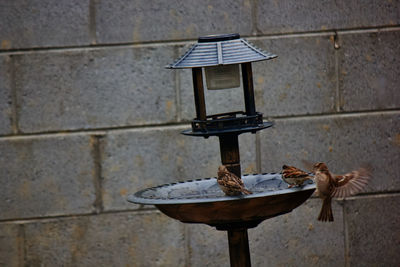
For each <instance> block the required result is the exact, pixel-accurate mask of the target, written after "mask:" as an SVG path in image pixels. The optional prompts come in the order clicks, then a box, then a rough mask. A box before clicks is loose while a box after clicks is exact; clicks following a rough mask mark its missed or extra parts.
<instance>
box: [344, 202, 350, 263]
mask: <svg viewBox="0 0 400 267" xmlns="http://www.w3.org/2000/svg"><path fill="white" fill-rule="evenodd" d="M345 206H346V199H344V200H343V205H342V209H343V210H342V213H343V231H344V233H343V241H344V265H345V266H346V267H350V250H349V229H348V225H347V224H348V221H347V213H346V207H345Z"/></svg>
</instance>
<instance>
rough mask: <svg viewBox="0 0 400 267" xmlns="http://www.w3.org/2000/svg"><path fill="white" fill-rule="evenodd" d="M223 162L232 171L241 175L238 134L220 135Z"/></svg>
mask: <svg viewBox="0 0 400 267" xmlns="http://www.w3.org/2000/svg"><path fill="white" fill-rule="evenodd" d="M219 147H220V150H221V162H222V164H223V165H225V166H226V167H227V168H228V170H229V171H230V172H233V173H234V174H236V176H238V177H241V176H242V174H241V170H240V155H239V139H238V135H237V134H235V133H234V134H224V135H220V136H219Z"/></svg>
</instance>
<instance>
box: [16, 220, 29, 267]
mask: <svg viewBox="0 0 400 267" xmlns="http://www.w3.org/2000/svg"><path fill="white" fill-rule="evenodd" d="M17 236H18V266H19V267H23V266H25V265H26V264H25V263H26V262H27V261H26V258H27V248H26V237H25V225H23V224H19V225H18V234H17Z"/></svg>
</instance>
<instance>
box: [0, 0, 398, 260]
mask: <svg viewBox="0 0 400 267" xmlns="http://www.w3.org/2000/svg"><path fill="white" fill-rule="evenodd" d="M231 32H238V33H240V34H241V35H242V36H243V37H245V38H247V39H248V40H249V41H251V42H253V43H255V44H256V45H257V46H259V47H261V48H262V49H264V50H267V51H269V52H272V53H275V54H277V55H278V56H279V57H278V58H277V59H274V60H271V61H267V62H259V63H254V64H253V70H254V82H255V91H256V92H255V93H256V105H257V110H258V111H261V112H263V113H264V116H265V117H266V118H268V119H272V120H274V122H275V126H274V127H273V128H270V129H267V130H264V131H262V132H260V133H258V134H257V135H252V134H244V135H242V136H240V148H241V158H242V164H243V167H242V169H243V171H244V172H246V173H253V172H260V171H262V172H276V171H280V167H281V166H282V164H293V165H300V159H308V160H310V161H325V162H328V165H329V166H330V167H331V168H332V170H334V171H335V172H342V171H349V170H351V169H352V168H355V167H357V166H358V165H359V164H362V163H364V162H368V163H370V164H371V165H372V166H373V168H374V179H373V181H372V182H371V184H370V185H369V187H368V189H367V192H366V193H364V194H362V195H359V196H355V197H351V198H349V199H346V200H341V201H335V202H334V203H333V209H334V216H335V222H334V223H330V224H328V223H319V222H317V220H316V217H317V214H318V212H319V208H320V205H321V203H320V200H319V199H316V198H312V199H310V200H308V201H307V202H306V203H305V204H304V205H302V206H301V207H299V208H298V209H296V210H294V211H293V212H292V213H290V214H286V215H283V216H279V217H276V218H273V219H270V220H267V221H265V222H263V223H262V224H261V225H260V226H258V227H257V228H255V229H251V230H249V238H250V250H251V256H252V263H253V266H267V265H268V266H399V264H400V256H399V255H400V227H399V224H398V223H399V221H400V212H399V210H400V193H399V192H400V176H399V173H400V85H399V84H400V57H399V55H400V2H399V1H398V0H390V1H389V0H385V1H372V0H367V1H362V2H360V1H345V0H340V1H311V0H304V1H257V0H243V1H221V0H217V1H195V0H189V1H154V0H148V1H138V0H134V1H128V0H115V1H105V0H86V1H82V0H71V1H50V0H34V1H27V0H14V1H11V0H1V1H0V48H1V50H0V266H206V265H207V266H228V265H229V256H228V247H227V237H226V233H224V232H218V231H216V230H215V229H212V228H211V227H208V226H205V225H186V224H182V223H180V222H178V221H175V220H172V219H170V218H168V217H166V216H164V215H163V214H161V213H159V212H158V211H157V210H155V209H154V208H152V207H150V206H146V207H143V206H139V205H134V204H129V203H127V202H126V201H125V198H126V197H127V195H128V194H129V193H133V192H136V191H137V190H139V189H142V188H145V187H149V186H153V185H158V184H162V183H168V182H173V181H177V180H187V179H193V178H203V177H210V176H215V175H216V169H217V167H218V165H219V162H220V159H219V148H218V142H217V139H216V138H209V139H198V138H191V137H185V136H182V135H180V134H179V132H180V131H182V130H183V129H186V128H189V127H190V124H189V122H190V120H191V119H192V118H193V117H194V114H195V112H194V101H193V92H192V84H191V76H190V72H189V71H171V70H167V69H164V66H165V65H166V64H168V63H171V62H172V61H173V60H174V59H175V58H177V57H178V56H180V55H181V54H182V53H183V51H184V50H185V49H187V47H188V45H189V44H191V43H193V42H195V41H196V39H197V37H198V36H202V35H207V34H216V33H231ZM233 106H235V107H237V106H239V107H243V103H242V93H241V92H240V90H236V89H233V90H227V91H223V92H215V94H213V92H207V108H208V111H209V113H214V112H218V111H220V110H223V111H224V110H232V109H231V108H232V107H233ZM235 109H236V108H235Z"/></svg>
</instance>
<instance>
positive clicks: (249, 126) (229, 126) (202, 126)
mask: <svg viewBox="0 0 400 267" xmlns="http://www.w3.org/2000/svg"><path fill="white" fill-rule="evenodd" d="M271 126H272V123H271V122H263V118H262V113H259V112H257V113H256V114H255V115H246V113H245V112H243V111H236V112H229V113H221V114H214V115H210V116H207V118H206V120H198V119H194V120H192V129H191V130H185V131H183V132H182V134H184V135H192V136H204V137H208V136H211V135H221V134H225V133H245V132H252V133H255V132H256V131H259V130H262V129H265V128H268V127H271Z"/></svg>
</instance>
